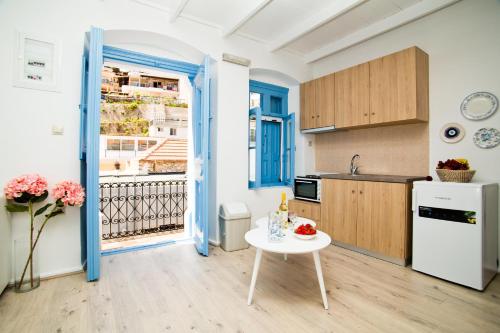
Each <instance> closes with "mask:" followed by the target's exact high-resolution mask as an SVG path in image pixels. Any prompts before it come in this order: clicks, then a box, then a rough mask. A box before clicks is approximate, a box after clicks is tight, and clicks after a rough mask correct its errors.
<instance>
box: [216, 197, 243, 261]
mask: <svg viewBox="0 0 500 333" xmlns="http://www.w3.org/2000/svg"><path fill="white" fill-rule="evenodd" d="M250 217H251V214H250V211H249V210H248V208H247V206H246V205H245V204H244V203H242V202H232V203H226V204H222V205H221V206H220V209H219V226H220V237H221V243H220V246H221V247H222V249H223V250H224V251H236V250H243V249H247V248H248V246H249V245H248V243H247V242H246V241H245V233H246V232H247V231H248V230H250Z"/></svg>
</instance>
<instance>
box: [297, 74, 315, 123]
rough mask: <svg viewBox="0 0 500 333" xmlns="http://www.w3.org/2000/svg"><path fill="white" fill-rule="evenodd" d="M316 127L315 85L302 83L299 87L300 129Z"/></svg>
mask: <svg viewBox="0 0 500 333" xmlns="http://www.w3.org/2000/svg"><path fill="white" fill-rule="evenodd" d="M315 126H316V83H315V82H314V81H308V82H304V83H302V84H301V85H300V129H309V128H313V127H315Z"/></svg>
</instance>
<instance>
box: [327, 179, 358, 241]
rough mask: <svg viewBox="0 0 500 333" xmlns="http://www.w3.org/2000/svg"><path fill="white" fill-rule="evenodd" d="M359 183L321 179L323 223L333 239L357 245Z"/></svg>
mask: <svg viewBox="0 0 500 333" xmlns="http://www.w3.org/2000/svg"><path fill="white" fill-rule="evenodd" d="M357 206H358V196H357V183H356V182H355V181H344V180H337V179H332V180H330V179H325V180H322V181H321V216H322V219H321V225H322V226H323V229H324V230H325V232H326V233H328V234H329V235H330V237H332V239H333V240H335V241H339V242H342V243H344V244H351V245H356V220H357Z"/></svg>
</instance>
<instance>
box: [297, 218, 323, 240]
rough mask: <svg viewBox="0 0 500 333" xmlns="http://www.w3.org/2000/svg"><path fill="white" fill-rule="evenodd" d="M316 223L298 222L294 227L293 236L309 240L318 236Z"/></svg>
mask: <svg viewBox="0 0 500 333" xmlns="http://www.w3.org/2000/svg"><path fill="white" fill-rule="evenodd" d="M317 233H318V232H317V230H316V223H314V222H313V221H308V222H304V221H298V222H297V223H295V225H294V227H293V234H294V235H295V237H297V238H299V239H304V240H309V239H313V238H315V237H316V235H317Z"/></svg>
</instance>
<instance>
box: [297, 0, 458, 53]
mask: <svg viewBox="0 0 500 333" xmlns="http://www.w3.org/2000/svg"><path fill="white" fill-rule="evenodd" d="M458 1H460V0H422V1H421V2H419V3H417V4H415V5H413V6H411V7H408V8H406V9H403V10H402V11H400V12H398V13H396V14H394V15H392V16H389V17H387V18H385V19H383V20H380V21H378V22H375V23H373V24H371V25H369V26H367V27H365V28H362V29H360V30H358V31H355V32H353V33H351V34H350V35H347V36H345V37H343V38H341V39H339V40H337V41H335V42H333V43H330V44H327V45H325V46H323V47H320V48H319V49H316V50H314V51H311V52H309V53H307V54H306V55H305V56H304V59H305V61H306V62H307V63H311V62H315V61H317V60H320V59H322V58H324V57H327V56H329V55H332V54H335V53H337V52H340V51H342V50H345V49H347V48H348V47H351V46H353V45H356V44H359V43H361V42H364V41H366V40H368V39H370V38H373V37H376V36H378V35H380V34H383V33H384V32H387V31H390V30H393V29H396V28H398V27H400V26H402V25H404V24H407V23H410V22H412V21H415V20H417V19H419V18H421V17H424V16H426V15H429V14H432V13H434V12H436V11H438V10H440V9H442V8H445V7H447V6H450V5H452V4H454V3H456V2H458Z"/></svg>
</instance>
